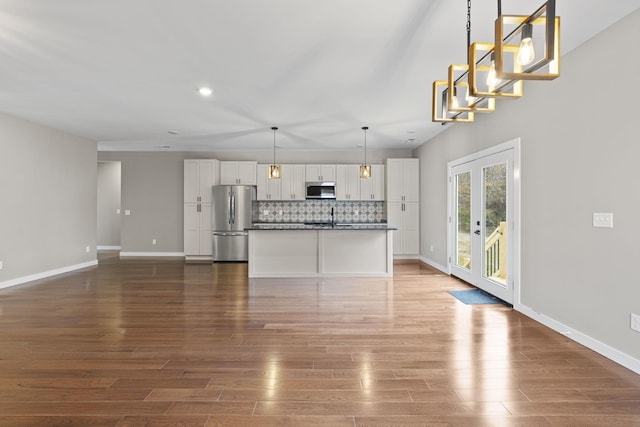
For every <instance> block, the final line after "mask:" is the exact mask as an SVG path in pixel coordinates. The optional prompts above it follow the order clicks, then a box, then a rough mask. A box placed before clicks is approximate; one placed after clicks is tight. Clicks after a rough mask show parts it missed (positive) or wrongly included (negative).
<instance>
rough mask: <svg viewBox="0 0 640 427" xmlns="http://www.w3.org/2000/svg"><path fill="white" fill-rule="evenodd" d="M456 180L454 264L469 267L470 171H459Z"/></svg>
mask: <svg viewBox="0 0 640 427" xmlns="http://www.w3.org/2000/svg"><path fill="white" fill-rule="evenodd" d="M455 180H456V225H457V226H456V265H457V266H458V267H461V268H464V269H466V270H470V269H471V172H463V173H459V174H457V175H456V176H455Z"/></svg>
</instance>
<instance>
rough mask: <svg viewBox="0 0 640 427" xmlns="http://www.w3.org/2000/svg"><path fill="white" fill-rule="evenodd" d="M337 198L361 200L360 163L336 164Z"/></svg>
mask: <svg viewBox="0 0 640 427" xmlns="http://www.w3.org/2000/svg"><path fill="white" fill-rule="evenodd" d="M335 181H336V199H337V200H360V165H336V180H335Z"/></svg>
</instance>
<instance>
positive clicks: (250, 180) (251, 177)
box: [237, 162, 257, 185]
mask: <svg viewBox="0 0 640 427" xmlns="http://www.w3.org/2000/svg"><path fill="white" fill-rule="evenodd" d="M237 164H238V176H237V177H238V184H242V185H256V184H257V182H256V166H257V163H256V162H237Z"/></svg>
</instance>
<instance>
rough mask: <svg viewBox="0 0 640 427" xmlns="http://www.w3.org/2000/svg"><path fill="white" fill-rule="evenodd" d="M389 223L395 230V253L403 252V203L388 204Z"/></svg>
mask: <svg viewBox="0 0 640 427" xmlns="http://www.w3.org/2000/svg"><path fill="white" fill-rule="evenodd" d="M387 225H388V226H389V227H393V228H397V230H393V254H394V255H399V254H402V203H395V202H394V203H388V204H387Z"/></svg>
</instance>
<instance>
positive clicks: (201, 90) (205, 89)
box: [198, 86, 213, 96]
mask: <svg viewBox="0 0 640 427" xmlns="http://www.w3.org/2000/svg"><path fill="white" fill-rule="evenodd" d="M198 93H199V94H200V95H202V96H211V94H212V93H213V90H212V89H211V88H209V87H206V86H202V87H200V88H198Z"/></svg>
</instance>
